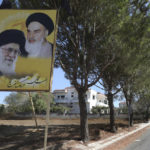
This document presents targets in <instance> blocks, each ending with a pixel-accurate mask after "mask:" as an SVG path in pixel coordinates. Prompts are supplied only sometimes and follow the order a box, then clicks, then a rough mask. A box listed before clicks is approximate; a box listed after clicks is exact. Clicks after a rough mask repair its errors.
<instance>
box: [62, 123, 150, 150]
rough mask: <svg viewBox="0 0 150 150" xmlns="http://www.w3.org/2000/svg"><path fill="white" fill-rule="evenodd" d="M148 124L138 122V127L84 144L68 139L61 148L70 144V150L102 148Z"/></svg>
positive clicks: (101, 149) (97, 149)
mask: <svg viewBox="0 0 150 150" xmlns="http://www.w3.org/2000/svg"><path fill="white" fill-rule="evenodd" d="M148 126H150V122H148V123H141V124H138V127H137V129H135V130H132V131H125V132H122V133H118V134H116V135H114V136H111V137H109V138H107V139H104V140H100V141H96V142H91V143H88V144H87V145H84V144H83V143H82V142H80V143H79V144H75V143H74V142H73V141H69V142H67V143H64V145H63V148H64V149H66V147H68V145H70V147H72V148H71V150H103V149H104V148H106V147H107V146H110V145H111V144H113V143H115V142H117V141H119V140H122V139H123V138H125V137H128V136H130V135H132V134H134V133H136V132H138V131H140V130H142V129H144V128H146V127H148ZM66 150H67V149H66Z"/></svg>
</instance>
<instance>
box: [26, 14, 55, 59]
mask: <svg viewBox="0 0 150 150" xmlns="http://www.w3.org/2000/svg"><path fill="white" fill-rule="evenodd" d="M26 27H27V40H26V44H25V49H26V51H27V52H28V57H38V58H49V57H51V56H52V48H53V46H52V44H51V43H50V42H48V41H47V40H46V37H47V36H48V35H50V34H51V32H52V31H53V30H54V24H53V21H52V19H51V18H50V17H49V16H48V15H46V14H44V13H33V14H31V15H30V16H29V17H28V18H27V20H26Z"/></svg>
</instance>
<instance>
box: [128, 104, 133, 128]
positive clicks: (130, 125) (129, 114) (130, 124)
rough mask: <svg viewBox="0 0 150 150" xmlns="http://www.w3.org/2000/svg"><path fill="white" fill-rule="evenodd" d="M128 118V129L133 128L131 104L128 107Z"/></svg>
mask: <svg viewBox="0 0 150 150" xmlns="http://www.w3.org/2000/svg"><path fill="white" fill-rule="evenodd" d="M128 118H129V127H132V126H133V108H132V104H131V102H129V105H128Z"/></svg>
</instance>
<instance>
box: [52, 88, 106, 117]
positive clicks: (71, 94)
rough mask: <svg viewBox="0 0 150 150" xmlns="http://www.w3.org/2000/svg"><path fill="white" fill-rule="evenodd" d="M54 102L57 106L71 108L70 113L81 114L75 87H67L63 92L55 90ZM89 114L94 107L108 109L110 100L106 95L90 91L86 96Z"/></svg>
mask: <svg viewBox="0 0 150 150" xmlns="http://www.w3.org/2000/svg"><path fill="white" fill-rule="evenodd" d="M53 95H54V101H55V103H57V104H61V105H65V106H67V107H70V113H76V114H79V113H80V109H79V100H78V93H77V91H76V90H75V88H74V87H67V88H65V89H62V90H54V91H53ZM85 98H86V105H87V112H88V113H91V109H92V107H94V106H103V107H108V100H107V98H106V96H105V95H103V94H100V93H97V92H96V91H94V90H91V89H89V90H88V91H87V92H86V95H85Z"/></svg>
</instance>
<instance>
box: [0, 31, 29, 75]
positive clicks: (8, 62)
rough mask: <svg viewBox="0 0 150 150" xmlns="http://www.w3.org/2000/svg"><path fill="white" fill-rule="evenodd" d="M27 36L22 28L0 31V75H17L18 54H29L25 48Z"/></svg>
mask: <svg viewBox="0 0 150 150" xmlns="http://www.w3.org/2000/svg"><path fill="white" fill-rule="evenodd" d="M24 45H25V36H24V33H23V32H22V31H20V30H14V29H10V30H5V31H3V32H2V33H0V75H6V76H10V75H15V74H16V72H15V66H16V61H17V57H18V56H27V52H26V51H25V49H24Z"/></svg>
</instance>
